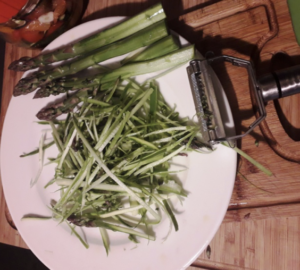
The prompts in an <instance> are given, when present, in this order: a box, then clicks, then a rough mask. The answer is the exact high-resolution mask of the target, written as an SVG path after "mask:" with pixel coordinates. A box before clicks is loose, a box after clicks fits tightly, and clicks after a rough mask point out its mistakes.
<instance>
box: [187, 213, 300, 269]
mask: <svg viewBox="0 0 300 270" xmlns="http://www.w3.org/2000/svg"><path fill="white" fill-rule="evenodd" d="M299 225H300V218H299V217H288V218H276V219H266V220H254V221H242V222H231V223H223V224H222V226H221V227H220V229H219V231H218V232H217V234H216V236H215V237H214V239H213V241H212V242H211V243H210V246H211V258H210V259H208V258H207V257H206V255H205V253H203V254H201V256H199V258H198V259H197V260H196V261H195V262H194V263H193V264H192V265H193V266H194V265H195V266H201V267H207V268H210V269H218V270H219V269H220V270H237V269H248V270H254V269H255V270H265V269H272V270H298V269H299V267H300V260H299V256H298V253H297V252H298V251H299V240H300V239H299V238H300V231H299Z"/></svg>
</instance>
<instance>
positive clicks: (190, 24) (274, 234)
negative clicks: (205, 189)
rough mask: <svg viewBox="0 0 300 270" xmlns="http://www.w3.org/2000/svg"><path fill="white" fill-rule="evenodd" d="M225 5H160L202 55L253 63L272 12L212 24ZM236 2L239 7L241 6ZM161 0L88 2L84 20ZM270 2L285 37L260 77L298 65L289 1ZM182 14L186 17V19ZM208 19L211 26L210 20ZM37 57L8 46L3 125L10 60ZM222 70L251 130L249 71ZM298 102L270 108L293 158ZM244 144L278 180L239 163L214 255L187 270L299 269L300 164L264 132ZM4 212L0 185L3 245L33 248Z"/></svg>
mask: <svg viewBox="0 0 300 270" xmlns="http://www.w3.org/2000/svg"><path fill="white" fill-rule="evenodd" d="M224 1H226V0H223V1H217V0H173V1H167V0H165V1H162V2H163V6H164V8H165V11H166V13H167V15H168V18H169V19H168V21H169V24H170V26H171V28H173V29H174V30H176V31H177V32H178V33H179V34H181V35H182V36H183V37H185V38H187V39H188V40H189V41H190V42H194V43H196V45H197V48H198V49H199V50H200V52H202V53H203V54H205V53H206V52H207V51H214V52H215V54H216V55H218V54H221V53H223V54H228V55H233V56H237V57H241V58H244V59H249V58H250V56H251V55H252V53H253V50H255V48H256V45H257V42H258V40H259V38H260V37H261V36H262V35H263V34H264V33H265V32H267V31H269V23H268V17H267V14H266V10H265V8H264V7H262V6H259V7H257V8H252V9H248V10H247V11H245V12H240V13H237V14H235V15H232V16H229V17H227V18H224V19H220V20H212V19H211V16H213V15H214V16H215V17H216V14H219V13H222V12H224V9H223V10H221V8H222V3H224ZM232 1H233V2H231V4H232V3H233V4H234V6H233V7H235V6H237V5H238V4H239V3H242V2H243V0H242V1H239V0H232ZM265 1H266V0H265ZM156 2H157V1H155V0H153V1H152V0H151V1H146V0H131V1H126V0H111V1H97V0H89V3H88V6H87V10H86V12H85V14H84V17H83V22H85V21H88V20H93V19H96V18H100V17H105V16H117V15H118V16H119V15H121V16H124V15H125V16H131V15H134V14H136V13H137V12H140V11H141V10H143V9H145V8H147V7H149V6H150V5H152V4H154V3H156ZM271 2H272V4H273V5H274V8H275V12H276V19H277V22H278V26H279V32H278V33H277V34H276V36H275V37H274V38H273V39H272V40H271V41H269V42H268V43H267V44H266V45H265V46H264V48H263V49H262V52H261V54H260V56H261V57H260V63H259V64H257V63H258V62H256V64H257V66H256V70H257V73H258V74H264V73H266V72H269V71H270V70H274V69H276V68H277V67H278V66H279V67H283V66H287V65H295V64H300V48H299V46H298V45H297V43H296V41H295V37H294V33H293V30H292V25H291V20H290V16H289V12H288V8H287V4H286V0H271ZM235 4H236V5H235ZM229 7H230V6H229ZM195 10H198V11H195ZM193 11H195V12H196V13H195V12H194V13H193ZM191 12H192V13H191ZM208 12H209V13H208ZM183 14H188V15H185V16H182V15H183ZM203 18H206V19H205V20H210V22H209V23H207V21H205V20H204V19H203ZM201 20H202V21H201ZM203 20H204V21H203ZM199 21H200V23H199ZM205 22H206V23H205ZM199 24H200V25H199ZM278 52H284V53H286V54H287V55H289V57H288V59H286V57H283V58H278V59H280V60H279V65H278V60H276V59H277V58H273V60H272V61H271V59H272V56H274V55H275V54H276V53H278ZM36 53H37V52H30V51H28V50H26V49H20V48H16V47H13V46H11V45H9V44H7V46H6V56H5V71H4V84H3V93H2V104H1V119H0V123H1V127H2V124H3V120H4V117H5V112H6V110H7V106H8V104H9V101H10V98H11V96H12V89H13V86H14V85H15V84H16V82H17V81H18V79H19V78H20V76H21V74H19V73H15V72H11V71H8V70H7V66H8V65H9V63H10V62H11V61H12V60H15V59H17V58H20V57H21V56H25V55H29V56H30V55H34V54H36ZM217 73H218V75H219V76H220V79H221V81H222V84H223V86H224V88H225V89H226V92H227V95H228V99H229V102H230V104H231V107H232V111H233V115H234V117H235V124H236V130H237V132H242V131H245V128H246V127H247V126H248V125H249V124H250V123H251V121H253V119H254V116H253V110H252V103H251V99H250V96H249V90H248V78H247V74H246V72H245V71H244V70H242V69H236V68H233V67H231V66H229V65H225V66H222V67H219V68H218V69H217ZM299 105H300V96H299V95H296V96H293V97H288V98H285V99H283V100H281V101H280V102H275V103H273V102H270V103H269V104H268V105H267V107H266V108H267V113H268V116H267V123H268V124H269V127H270V130H271V132H272V134H273V135H274V138H276V139H277V141H278V142H280V143H281V145H283V146H284V148H285V149H286V150H290V151H291V152H292V153H294V154H295V155H298V154H300V147H299V139H300V121H299V119H300V117H299V116H300V113H299V109H298V108H299ZM277 112H278V113H277ZM283 126H284V127H285V128H283ZM1 130H2V129H1ZM278 138H280V139H278ZM292 138H293V139H292ZM255 142H257V143H255ZM239 147H240V148H241V149H242V150H243V151H245V152H246V153H248V154H249V155H251V156H252V157H253V158H255V159H256V160H257V161H259V162H261V163H262V164H263V165H265V166H266V167H268V168H269V169H270V170H271V171H272V172H273V174H274V175H273V176H272V177H267V176H265V175H264V174H263V173H262V172H260V171H258V170H257V169H256V168H255V167H254V166H253V165H251V164H250V163H249V162H247V161H246V160H244V159H240V160H239V173H238V174H237V177H236V183H235V188H234V191H233V195H232V198H231V202H230V205H229V209H228V212H227V214H226V216H225V219H224V221H223V223H222V225H221V227H220V229H219V231H218V232H217V234H216V235H215V237H214V239H213V240H212V242H211V243H210V245H209V248H210V250H211V251H210V252H207V251H206V252H203V254H201V255H200V256H199V258H198V259H197V260H196V261H195V262H194V263H193V264H192V266H191V267H189V270H192V269H194V270H195V269H222V270H225V269H228V270H235V269H247V270H250V269H251V270H254V269H257V270H259V269H261V270H265V269H273V270H276V269H278V270H284V269H288V270H292V269H295V270H296V269H300V256H299V253H300V211H299V209H300V193H299V190H300V177H299V176H300V169H299V164H298V163H297V162H291V161H287V160H286V159H284V158H282V157H280V156H279V155H277V154H276V153H275V152H274V151H273V149H272V148H271V147H270V146H269V144H268V143H267V141H266V139H265V137H264V136H263V134H262V132H261V130H260V129H259V128H256V129H255V132H253V133H252V134H251V135H249V136H248V137H245V138H244V139H243V140H242V141H240V142H239ZM242 175H243V176H245V177H246V179H244V178H243V176H242ZM5 212H7V210H6V208H5V199H4V196H3V191H2V187H1V185H0V242H2V243H6V244H11V245H14V246H19V247H24V248H27V246H26V244H25V243H24V242H23V240H22V238H21V237H20V235H19V234H18V231H16V230H14V229H13V228H12V227H11V226H10V225H9V224H8V222H7V220H6V217H5ZM8 219H9V217H8ZM199 230H200V229H199ZM199 233H200V231H199ZM195 237H196V236H195Z"/></svg>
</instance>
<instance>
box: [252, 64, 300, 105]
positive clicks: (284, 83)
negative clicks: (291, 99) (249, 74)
mask: <svg viewBox="0 0 300 270" xmlns="http://www.w3.org/2000/svg"><path fill="white" fill-rule="evenodd" d="M258 85H259V88H260V90H261V92H262V96H263V100H264V101H265V102H268V101H270V100H274V99H279V98H282V97H287V96H291V95H294V94H297V93H300V65H299V66H294V67H290V68H286V69H283V70H280V71H276V72H273V73H271V74H267V75H265V76H263V77H261V78H259V79H258Z"/></svg>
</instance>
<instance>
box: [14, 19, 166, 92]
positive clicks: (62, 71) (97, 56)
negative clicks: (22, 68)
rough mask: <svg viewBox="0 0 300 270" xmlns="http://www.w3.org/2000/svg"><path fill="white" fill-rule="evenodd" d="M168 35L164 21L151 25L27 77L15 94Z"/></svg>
mask: <svg viewBox="0 0 300 270" xmlns="http://www.w3.org/2000/svg"><path fill="white" fill-rule="evenodd" d="M167 35H168V30H167V27H166V25H165V22H164V21H161V22H158V23H156V24H154V25H151V26H149V27H147V28H145V29H143V30H141V31H139V32H137V33H135V34H133V35H132V36H130V37H127V38H125V39H123V40H120V41H117V42H115V43H113V44H110V45H107V46H105V47H102V48H100V49H99V50H97V51H96V52H95V53H92V54H90V55H88V56H86V57H83V58H81V59H79V60H75V61H72V62H71V63H67V64H65V65H60V66H57V67H55V68H53V69H51V70H46V71H41V72H38V73H35V74H32V75H31V76H29V77H25V78H23V79H21V80H20V81H19V83H18V84H17V85H16V86H15V89H14V96H19V95H22V94H23V95H25V94H28V93H30V92H32V91H34V90H35V89H36V88H38V87H40V86H42V85H43V84H45V83H49V82H50V81H52V80H54V79H57V78H60V77H63V76H67V75H70V74H75V73H77V72H78V71H81V70H83V69H86V68H88V67H89V66H93V65H95V64H97V63H99V62H103V61H105V60H107V59H110V58H113V57H116V56H119V55H123V54H126V53H128V52H131V51H134V50H136V49H138V48H141V47H145V46H149V45H150V44H152V43H154V42H156V41H157V40H159V39H161V38H163V37H165V36H167Z"/></svg>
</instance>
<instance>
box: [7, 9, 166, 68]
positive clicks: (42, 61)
mask: <svg viewBox="0 0 300 270" xmlns="http://www.w3.org/2000/svg"><path fill="white" fill-rule="evenodd" d="M165 17H166V15H165V13H164V10H163V8H162V5H161V4H156V5H154V6H153V7H151V8H149V9H147V10H145V11H143V12H141V13H139V14H138V15H136V16H134V17H131V18H129V19H127V20H125V21H123V22H121V23H119V24H117V25H115V26H113V27H110V28H108V29H106V30H103V31H101V32H100V33H97V34H94V35H92V36H90V37H87V38H85V39H82V40H81V41H79V42H77V43H74V44H70V45H67V46H64V47H62V48H59V49H56V50H54V51H50V52H47V53H42V54H40V55H38V56H36V57H34V58H30V57H22V58H20V59H19V60H17V61H14V62H12V63H11V64H10V66H9V69H11V70H15V71H26V70H29V69H32V68H36V67H42V66H45V65H47V64H50V63H53V62H57V61H61V60H65V59H70V58H73V57H76V56H79V55H83V54H86V53H88V52H92V51H93V50H95V49H98V48H100V47H103V46H105V45H108V44H111V43H113V42H115V41H118V40H121V39H123V38H126V37H128V36H130V35H132V34H134V33H136V32H137V31H140V30H142V29H144V28H146V27H148V26H150V25H152V24H154V23H156V22H158V21H161V20H163V19H164V18H165Z"/></svg>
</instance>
